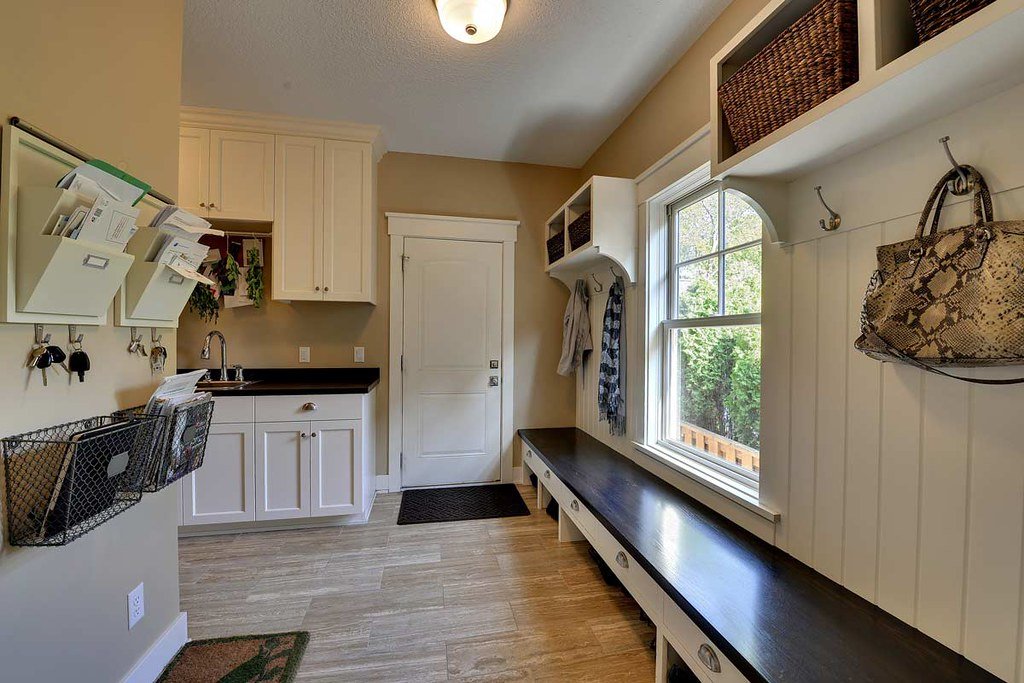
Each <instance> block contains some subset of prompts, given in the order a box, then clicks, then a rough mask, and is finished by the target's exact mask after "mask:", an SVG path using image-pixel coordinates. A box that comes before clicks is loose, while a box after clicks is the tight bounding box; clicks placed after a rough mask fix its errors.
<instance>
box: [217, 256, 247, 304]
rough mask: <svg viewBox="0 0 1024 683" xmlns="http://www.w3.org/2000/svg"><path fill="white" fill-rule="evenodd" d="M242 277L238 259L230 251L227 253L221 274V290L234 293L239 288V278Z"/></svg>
mask: <svg viewBox="0 0 1024 683" xmlns="http://www.w3.org/2000/svg"><path fill="white" fill-rule="evenodd" d="M241 277H242V271H241V270H240V269H239V267H238V261H236V260H235V257H234V256H232V255H231V254H230V253H229V254H227V256H225V257H224V268H223V270H222V271H221V274H220V284H221V291H222V292H224V293H225V294H234V293H235V292H236V291H237V290H238V280H239V279H240V278H241Z"/></svg>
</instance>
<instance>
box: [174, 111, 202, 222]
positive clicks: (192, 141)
mask: <svg viewBox="0 0 1024 683" xmlns="http://www.w3.org/2000/svg"><path fill="white" fill-rule="evenodd" d="M209 191H210V131H208V130H204V129H202V128H184V127H182V128H179V129H178V206H180V207H182V208H183V209H187V210H189V211H191V212H192V213H194V214H196V215H197V216H207V215H209V214H208V212H207V210H206V206H207V203H208V201H209Z"/></svg>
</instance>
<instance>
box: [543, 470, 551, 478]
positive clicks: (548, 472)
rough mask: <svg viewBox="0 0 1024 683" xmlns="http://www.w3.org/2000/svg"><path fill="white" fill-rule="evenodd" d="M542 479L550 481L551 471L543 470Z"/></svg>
mask: <svg viewBox="0 0 1024 683" xmlns="http://www.w3.org/2000/svg"><path fill="white" fill-rule="evenodd" d="M544 478H545V479H550V478H551V470H544Z"/></svg>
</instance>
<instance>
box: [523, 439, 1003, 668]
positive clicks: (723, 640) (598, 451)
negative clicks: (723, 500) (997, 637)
mask: <svg viewBox="0 0 1024 683" xmlns="http://www.w3.org/2000/svg"><path fill="white" fill-rule="evenodd" d="M519 436H520V438H521V439H522V440H523V467H524V474H526V475H528V474H529V473H531V472H532V473H533V474H535V475H536V476H537V481H538V486H537V490H538V504H539V505H542V506H545V505H547V503H548V501H550V499H551V498H554V499H555V500H556V501H557V502H558V506H559V520H558V528H559V538H560V539H561V540H563V541H581V540H586V541H588V542H589V543H590V544H591V545H592V546H593V547H594V549H595V550H596V551H597V552H598V553H599V554H600V555H601V557H602V559H604V561H605V562H607V564H608V565H609V566H610V567H611V568H612V570H613V571H614V572H615V573H616V575H617V576H618V578H619V579H620V580H621V581H622V584H623V585H624V586H625V588H626V589H627V590H628V591H629V592H630V594H632V596H633V597H634V598H635V599H636V601H637V603H639V605H640V606H641V607H642V608H643V609H644V611H645V612H647V615H648V616H649V617H650V618H651V620H652V621H654V623H655V624H656V626H657V629H658V639H657V659H658V668H657V681H658V682H659V683H663V682H664V681H666V680H667V678H668V671H669V669H670V668H671V667H672V665H673V664H674V663H676V662H682V663H685V664H686V665H687V666H688V667H689V668H690V669H691V670H693V671H694V672H695V673H696V674H697V675H698V676H699V677H700V678H701V679H702V680H705V681H709V682H715V683H718V682H722V683H734V682H742V681H755V682H762V681H764V682H771V683H780V682H783V681H785V682H787V683H791V682H797V681H800V682H802V681H807V682H812V681H813V682H814V683H820V682H822V681H878V682H884V683H895V682H897V681H914V682H920V681H928V682H929V683H932V682H938V681H998V680H999V679H998V678H996V677H995V676H993V675H991V674H989V673H988V672H986V671H985V670H984V669H982V668H981V667H979V666H977V665H975V664H973V663H971V662H969V661H968V660H967V659H965V658H964V657H963V656H961V655H959V654H957V653H956V652H954V651H952V650H950V649H949V648H947V647H945V646H944V645H942V644H941V643H939V642H937V641H935V640H933V639H932V638H929V637H928V636H926V635H924V634H923V633H921V632H920V631H918V630H916V629H914V628H913V627H911V626H909V625H908V624H906V623H904V622H902V621H900V620H899V619H897V618H896V617H894V616H892V615H890V614H888V613H886V612H884V611H883V610H881V609H880V608H878V607H876V606H875V605H873V604H871V603H870V602H868V601H867V600H864V599H863V598H861V597H859V596H857V595H855V594H854V593H852V592H851V591H849V590H847V589H845V588H843V587H842V586H840V585H839V584H837V583H835V582H833V581H831V580H830V579H828V578H826V577H825V576H823V575H822V574H819V573H818V572H815V571H814V570H812V569H811V568H810V567H808V566H806V565H804V564H802V563H800V562H798V561H797V560H795V559H793V558H792V557H790V556H789V555H786V554H785V553H784V552H782V551H780V550H779V549H778V548H775V547H773V546H771V545H769V544H767V543H765V542H764V541H762V540H760V539H759V538H757V537H755V536H754V535H752V534H750V533H748V532H746V531H745V530H743V529H742V528H740V527H739V526H737V525H735V524H733V523H732V522H730V521H728V520H726V519H725V518H723V517H722V516H721V515H719V514H718V513H716V512H714V511H712V510H710V509H709V508H707V507H705V506H704V505H702V504H701V503H698V502H697V501H695V500H694V499H692V498H690V497H689V496H687V495H685V494H684V493H682V492H680V491H679V490H678V489H676V488H674V487H673V486H671V485H670V484H668V483H667V482H665V481H663V480H662V479H660V478H658V477H657V476H655V475H654V474H652V473H650V472H648V471H647V470H645V469H643V468H642V467H640V466H639V465H637V464H636V463H634V462H632V461H630V460H629V459H628V458H626V457H624V456H622V455H620V454H619V453H617V452H616V451H614V450H613V449H611V448H609V447H608V446H605V445H604V444H602V443H601V442H600V441H598V440H596V439H594V438H593V437H591V436H589V435H588V434H586V433H585V432H583V431H581V430H578V429H571V428H569V429H529V430H521V431H520V432H519Z"/></svg>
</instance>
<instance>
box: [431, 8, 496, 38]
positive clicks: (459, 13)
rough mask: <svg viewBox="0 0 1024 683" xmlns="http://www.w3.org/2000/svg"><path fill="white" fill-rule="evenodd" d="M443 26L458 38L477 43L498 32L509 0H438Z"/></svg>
mask: <svg viewBox="0 0 1024 683" xmlns="http://www.w3.org/2000/svg"><path fill="white" fill-rule="evenodd" d="M434 4H435V5H437V15H438V16H439V17H440V18H441V26H443V27H444V30H445V31H447V32H448V35H450V36H451V37H452V38H454V39H455V40H460V41H462V42H463V43H470V44H473V45H477V44H479V43H486V42H487V41H488V40H490V39H491V38H493V37H494V36H496V35H498V31H500V30H501V24H502V22H504V21H505V11H506V10H507V9H508V3H507V2H506V0H434Z"/></svg>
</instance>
